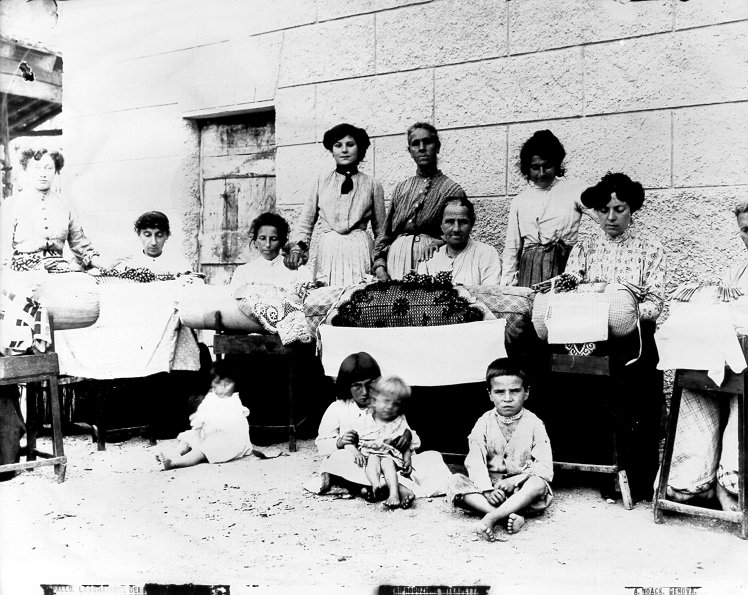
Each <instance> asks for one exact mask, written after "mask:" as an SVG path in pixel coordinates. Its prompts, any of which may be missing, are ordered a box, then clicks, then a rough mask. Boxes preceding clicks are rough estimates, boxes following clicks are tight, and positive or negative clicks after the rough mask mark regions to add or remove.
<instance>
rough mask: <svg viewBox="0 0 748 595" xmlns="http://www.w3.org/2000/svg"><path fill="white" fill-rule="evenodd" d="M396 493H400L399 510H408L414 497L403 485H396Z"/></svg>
mask: <svg viewBox="0 0 748 595" xmlns="http://www.w3.org/2000/svg"><path fill="white" fill-rule="evenodd" d="M397 491H398V492H399V493H400V508H410V507H411V506H412V504H413V500H415V499H416V495H415V494H414V493H413V492H412V491H411V490H410V489H408V488H406V487H405V486H404V485H401V484H398V486H397Z"/></svg>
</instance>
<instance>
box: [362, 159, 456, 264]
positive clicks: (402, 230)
mask: <svg viewBox="0 0 748 595" xmlns="http://www.w3.org/2000/svg"><path fill="white" fill-rule="evenodd" d="M452 196H459V197H465V196H466V194H465V191H464V190H463V189H462V188H461V187H460V185H459V184H457V183H456V182H453V181H452V180H450V179H449V178H448V177H447V176H445V175H444V174H443V173H442V172H441V171H439V170H437V172H436V174H435V175H434V176H433V177H426V176H421V175H415V176H413V177H412V178H408V179H407V180H403V181H402V182H400V183H399V184H398V185H397V186H395V189H394V190H393V191H392V202H391V203H390V210H389V211H388V212H387V219H386V220H385V224H384V228H383V229H382V231H381V233H380V234H379V235H378V236H377V241H376V243H375V244H374V267H375V268H376V267H377V266H379V265H380V264H381V265H384V266H387V252H388V251H389V249H390V246H391V245H392V242H394V241H395V239H396V238H397V237H398V236H400V235H403V234H413V235H415V234H426V235H430V236H431V237H432V238H441V236H442V230H441V221H440V220H439V215H440V213H441V208H442V204H443V203H444V199H446V198H448V197H452Z"/></svg>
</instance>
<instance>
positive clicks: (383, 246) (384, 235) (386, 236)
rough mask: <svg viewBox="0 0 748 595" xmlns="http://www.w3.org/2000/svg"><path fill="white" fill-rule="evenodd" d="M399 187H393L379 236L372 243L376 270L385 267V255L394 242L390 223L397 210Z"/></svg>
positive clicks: (393, 231) (393, 233)
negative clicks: (388, 207)
mask: <svg viewBox="0 0 748 595" xmlns="http://www.w3.org/2000/svg"><path fill="white" fill-rule="evenodd" d="M399 187H400V186H399V185H398V186H396V187H395V191H394V192H393V193H392V200H391V201H390V209H389V211H387V217H386V218H385V220H384V225H383V226H382V228H381V230H380V232H379V235H378V236H377V239H376V242H374V266H373V269H372V270H374V269H376V268H377V267H378V266H380V265H382V266H384V267H386V266H387V253H388V252H389V250H390V246H391V245H392V242H394V241H395V230H394V229H392V225H393V224H392V221H393V219H394V216H395V211H396V210H397V203H398V189H399Z"/></svg>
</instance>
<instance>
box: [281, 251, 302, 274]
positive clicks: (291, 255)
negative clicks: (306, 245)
mask: <svg viewBox="0 0 748 595" xmlns="http://www.w3.org/2000/svg"><path fill="white" fill-rule="evenodd" d="M283 264H284V265H286V268H287V269H291V270H292V271H295V270H296V269H298V268H299V267H300V266H301V250H299V249H298V248H293V249H291V250H290V251H289V252H288V254H286V257H285V258H284V259H283Z"/></svg>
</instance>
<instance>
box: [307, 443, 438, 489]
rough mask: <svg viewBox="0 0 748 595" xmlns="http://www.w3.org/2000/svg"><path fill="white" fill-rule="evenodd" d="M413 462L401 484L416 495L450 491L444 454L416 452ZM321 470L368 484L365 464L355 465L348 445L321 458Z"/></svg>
mask: <svg viewBox="0 0 748 595" xmlns="http://www.w3.org/2000/svg"><path fill="white" fill-rule="evenodd" d="M411 463H412V467H413V472H412V473H411V475H410V477H409V478H408V477H403V476H402V475H398V480H399V482H400V485H403V486H405V487H406V488H409V489H410V490H411V491H412V492H413V493H414V494H415V495H416V498H429V497H431V496H443V495H444V494H445V493H446V492H447V483H448V482H449V479H450V477H451V475H452V474H451V473H450V471H449V468H448V467H447V465H446V464H445V463H444V459H442V456H441V454H439V453H438V452H437V451H435V450H427V451H424V452H422V453H419V454H414V455H413V458H412V461H411ZM319 471H320V473H329V474H330V475H335V476H337V477H342V478H343V479H345V480H348V481H350V482H351V483H355V484H358V485H362V486H368V485H369V480H368V479H367V478H366V474H365V473H364V469H363V467H359V466H358V465H356V463H355V462H354V461H353V455H352V454H351V453H350V452H348V451H347V450H345V449H340V450H336V451H335V452H333V453H332V454H331V455H330V456H329V457H328V458H327V459H325V460H324V461H323V462H322V465H321V466H320V469H319Z"/></svg>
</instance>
